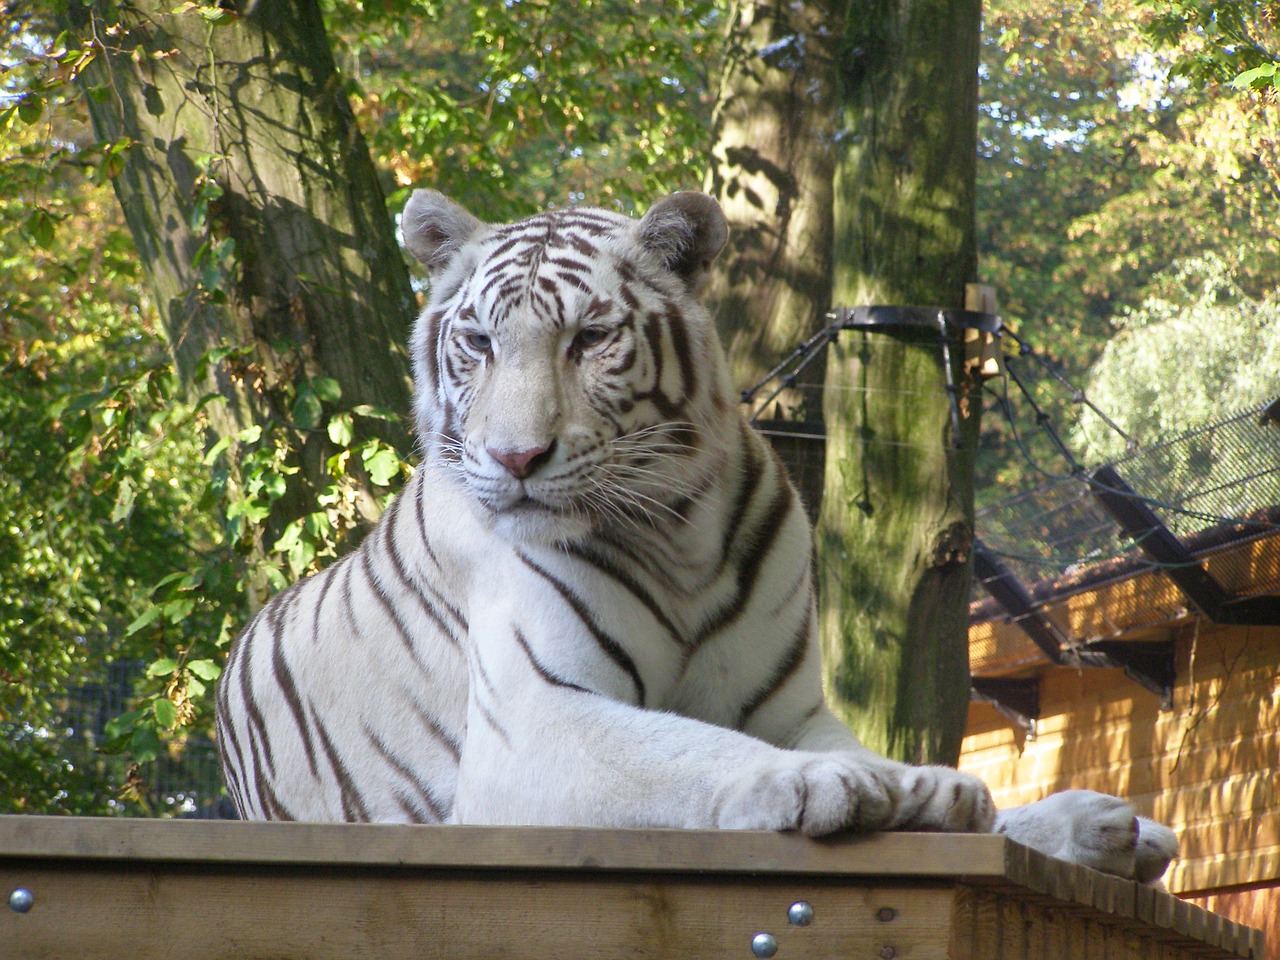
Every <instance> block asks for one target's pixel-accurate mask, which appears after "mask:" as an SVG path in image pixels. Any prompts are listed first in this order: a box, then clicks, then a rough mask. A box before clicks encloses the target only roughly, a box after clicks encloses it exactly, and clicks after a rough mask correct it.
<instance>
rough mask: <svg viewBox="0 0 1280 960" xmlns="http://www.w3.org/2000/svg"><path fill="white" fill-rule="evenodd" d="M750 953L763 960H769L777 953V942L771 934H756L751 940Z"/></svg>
mask: <svg viewBox="0 0 1280 960" xmlns="http://www.w3.org/2000/svg"><path fill="white" fill-rule="evenodd" d="M751 952H752V953H754V954H755V955H756V956H757V957H761V958H763V960H769V957H772V956H773V955H774V954H775V953H777V952H778V941H777V939H776V938H775V937H774V936H773V934H771V933H757V934H756V935H755V936H754V937H752V938H751Z"/></svg>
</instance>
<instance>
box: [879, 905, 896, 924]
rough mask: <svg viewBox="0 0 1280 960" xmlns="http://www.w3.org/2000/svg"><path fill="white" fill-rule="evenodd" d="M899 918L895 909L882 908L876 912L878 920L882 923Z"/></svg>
mask: <svg viewBox="0 0 1280 960" xmlns="http://www.w3.org/2000/svg"><path fill="white" fill-rule="evenodd" d="M897 916H898V911H897V910H895V909H893V907H881V908H880V909H879V910H877V911H876V919H877V920H879V921H880V922H881V923H888V922H889V921H891V920H893V919H895V918H896V917H897Z"/></svg>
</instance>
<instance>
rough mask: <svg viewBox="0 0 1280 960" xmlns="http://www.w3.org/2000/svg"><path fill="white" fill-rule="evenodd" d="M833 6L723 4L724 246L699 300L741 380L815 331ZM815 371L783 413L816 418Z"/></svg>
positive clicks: (717, 148)
mask: <svg viewBox="0 0 1280 960" xmlns="http://www.w3.org/2000/svg"><path fill="white" fill-rule="evenodd" d="M838 6H839V4H837V3H836V2H834V0H822V2H809V3H802V4H799V3H790V2H786V0H738V2H736V3H734V4H733V5H732V7H731V9H730V11H729V17H728V21H729V33H728V49H727V54H726V58H725V64H724V69H723V72H722V74H721V80H720V89H719V95H718V97H717V102H716V110H715V116H714V121H713V139H714V144H713V147H712V152H711V166H710V170H709V173H708V178H707V189H708V191H709V192H711V193H712V194H714V195H715V196H716V197H717V198H718V199H719V201H720V203H721V205H722V206H723V207H724V210H725V215H726V217H727V218H728V220H729V227H730V230H729V245H728V248H727V249H726V250H725V252H724V253H723V254H722V255H721V256H720V258H719V259H718V260H717V272H716V273H715V275H714V276H713V278H712V283H711V287H710V289H709V291H708V301H709V302H710V303H711V305H712V306H713V308H714V309H715V311H716V321H717V324H718V326H719V328H720V335H721V337H722V339H723V340H724V343H725V345H726V348H727V349H728V352H729V358H730V363H731V365H732V369H733V373H734V377H735V380H736V381H737V383H738V384H739V385H740V386H742V387H748V386H751V385H752V384H754V383H756V382H757V381H758V380H759V379H760V377H761V376H762V375H763V374H764V373H766V372H767V371H768V370H769V369H770V368H772V367H773V366H774V365H775V364H776V363H777V362H778V361H779V360H780V359H781V358H782V357H783V356H784V355H785V354H786V353H788V352H789V351H790V350H791V349H792V348H794V347H795V346H796V344H798V343H799V342H801V341H802V340H804V339H805V338H807V337H809V336H811V335H812V334H813V333H815V332H817V331H818V330H819V329H821V328H822V326H823V325H824V323H825V321H824V316H825V314H826V312H827V310H828V309H829V307H830V303H831V229H832V221H831V191H832V174H833V167H832V164H833V161H834V152H833V149H832V137H831V133H832V130H833V128H834V119H835V109H836V102H835V73H834V66H835V62H834V58H835V47H836V44H837V41H838V40H839V34H838V30H835V29H833V28H832V26H831V24H832V22H833V21H834V20H835V18H836V16H837V8H838ZM822 377H823V365H822V364H821V363H814V364H812V365H810V367H809V368H808V369H807V370H806V371H805V373H804V374H803V375H802V378H801V383H802V384H803V386H802V388H801V390H800V391H799V392H798V393H794V394H791V395H788V396H787V397H785V398H784V400H785V402H786V403H787V404H788V405H789V407H790V409H789V410H788V411H787V413H788V415H789V416H790V417H791V418H801V417H802V418H805V419H815V420H816V419H818V418H819V417H820V416H821V406H820V402H819V396H820V389H821V384H822ZM806 408H807V409H806Z"/></svg>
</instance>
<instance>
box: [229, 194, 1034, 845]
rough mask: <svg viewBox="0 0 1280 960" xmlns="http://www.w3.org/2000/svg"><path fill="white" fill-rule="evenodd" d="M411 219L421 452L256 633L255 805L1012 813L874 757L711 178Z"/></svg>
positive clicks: (527, 811) (321, 810)
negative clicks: (736, 283)
mask: <svg viewBox="0 0 1280 960" xmlns="http://www.w3.org/2000/svg"><path fill="white" fill-rule="evenodd" d="M403 225H404V235H405V243H406V247H407V248H408V249H409V250H410V252H412V253H413V254H414V255H415V256H417V257H418V259H420V260H421V261H422V262H423V263H424V264H426V265H427V267H428V269H429V272H430V276H431V297H430V301H429V303H428V304H427V307H426V308H425V310H424V311H423V314H422V316H421V317H420V319H419V321H418V325H417V327H416V330H415V334H414V337H413V343H412V350H413V356H414V362H415V378H416V382H417V390H418V393H417V400H416V404H415V414H416V419H417V423H418V428H419V432H420V439H421V443H422V452H423V462H422V465H421V468H420V469H419V470H418V471H417V473H416V474H415V476H414V478H413V480H412V481H411V482H410V483H409V484H408V486H407V487H406V488H405V490H404V491H403V492H402V493H401V494H400V496H399V497H398V498H397V499H396V500H395V501H394V502H393V504H392V506H391V508H390V509H389V510H388V512H387V515H386V516H385V517H384V518H383V520H382V522H381V524H380V525H379V527H378V528H377V529H376V530H375V531H374V532H373V533H372V534H371V535H370V536H369V537H368V539H367V540H366V542H365V543H364V544H363V545H362V546H361V547H360V548H359V549H358V550H357V551H355V552H354V553H353V554H351V555H350V556H348V557H346V558H345V559H343V560H342V561H341V562H339V563H337V564H335V565H334V566H332V567H330V568H329V569H327V570H325V571H324V572H322V573H320V574H317V575H316V576H314V577H312V578H310V579H309V580H306V581H304V582H303V583H300V584H298V585H296V586H294V587H291V588H290V589H288V590H286V591H284V592H282V593H281V594H280V595H279V596H277V597H276V598H275V599H274V600H273V601H272V602H271V603H270V604H268V605H267V607H266V608H265V609H264V610H263V611H262V612H261V613H260V614H259V615H258V616H257V617H256V618H255V619H254V620H253V622H252V623H251V624H250V625H249V626H248V628H247V629H246V630H245V632H244V634H243V635H242V636H241V638H240V639H239V641H238V642H237V644H236V646H235V648H234V650H233V651H232V654H231V657H230V659H229V662H228V664H227V669H226V672H225V674H224V676H223V679H222V681H221V683H220V685H219V690H218V729H219V741H220V744H221V748H222V753H223V763H224V769H225V772H226V778H227V782H228V786H229V789H230V792H231V795H232V797H233V799H234V800H235V802H236V804H237V806H238V808H239V809H240V811H241V813H242V814H243V815H244V816H246V817H252V818H281V819H286V818H287V819H301V820H378V821H409V822H437V821H447V822H458V823H510V824H521V823H539V824H580V825H602V826H606V825H607V826H667V827H731V828H735V827H736V828H758V829H770V830H791V829H797V830H801V831H804V832H806V833H809V834H815V835H816V834H825V833H829V832H832V831H835V830H840V829H844V828H856V829H889V828H907V827H915V828H928V829H943V830H987V829H990V828H991V826H992V824H993V819H994V817H995V811H994V809H993V807H992V803H991V799H990V795H989V793H988V792H987V790H986V788H985V786H984V785H983V784H982V783H981V782H980V781H978V780H977V779H975V778H974V777H971V776H968V775H965V774H961V773H958V772H956V771H955V770H951V769H948V768H937V767H923V768H921V767H909V766H906V765H903V764H899V763H895V762H892V761H889V760H886V759H884V758H881V757H878V756H876V755H874V754H872V753H871V752H869V751H867V750H865V749H864V748H863V747H862V746H861V745H860V744H859V743H858V742H857V741H856V740H855V739H854V738H853V736H852V735H851V734H850V733H849V731H848V730H847V729H846V728H845V727H844V726H843V724H841V723H840V722H839V721H838V720H837V719H836V718H835V717H834V716H833V714H832V713H831V712H830V711H829V710H828V709H827V707H826V706H825V705H824V703H823V699H822V691H821V681H820V669H819V648H818V641H817V631H816V620H815V612H814V595H813V581H812V574H811V570H810V530H809V526H808V523H807V522H806V519H805V516H804V513H803V511H802V509H801V507H800V504H799V503H798V501H797V498H796V494H795V492H794V490H793V488H792V487H791V485H790V483H789V482H788V480H787V477H786V475H785V472H784V470H783V468H782V466H781V465H780V463H779V462H778V460H777V458H776V457H775V456H774V455H773V453H772V451H771V450H770V448H769V447H768V445H767V444H765V443H764V442H763V441H762V440H761V439H760V438H759V436H758V435H757V434H756V433H755V432H754V431H753V430H751V429H750V428H749V427H748V426H747V425H746V424H745V423H744V422H743V421H742V419H741V418H740V416H739V415H738V413H737V411H736V403H735V400H734V396H733V391H732V389H731V385H730V382H729V377H728V373H727V369H726V365H725V361H724V357H723V353H722V351H721V348H720V346H719V343H718V342H717V339H716V336H715V333H714V329H713V326H712V324H711V322H710V319H709V317H708V315H707V313H706V311H705V309H704V308H703V307H702V306H701V305H700V304H699V302H698V299H697V289H698V286H699V283H700V281H701V279H702V277H703V275H704V274H705V271H706V269H707V267H708V265H709V264H710V262H711V260H712V259H713V258H714V256H715V255H716V253H717V252H718V251H719V249H720V247H721V246H722V245H723V243H724V240H725V235H726V231H725V224H724V218H723V215H722V214H721V212H720V210H719V207H718V206H717V205H716V204H715V202H714V201H713V200H711V198H709V197H706V196H704V195H702V194H690V193H681V194H675V195H673V196H672V197H669V198H667V199H665V200H663V201H660V202H659V203H657V204H655V206H654V207H653V208H652V209H651V210H650V212H649V213H648V215H646V216H645V217H644V218H643V219H642V220H640V221H635V220H632V219H629V218H627V217H624V216H620V215H618V214H614V213H609V212H606V211H603V210H597V209H590V208H572V209H567V210H562V211H556V212H550V213H544V214H540V215H538V216H534V217H531V218H529V219H527V220H523V221H520V222H518V223H515V224H511V225H502V226H491V225H488V224H483V223H481V222H480V221H478V220H476V219H475V218H474V217H472V216H471V215H470V214H469V213H467V212H466V211H465V210H463V209H462V208H461V207H459V206H457V205H456V204H454V203H452V202H451V201H449V200H447V199H445V198H444V197H442V196H441V195H440V194H437V193H434V192H431V191H418V192H417V193H415V194H414V196H413V198H412V199H411V200H410V202H409V205H408V207H407V209H406V210H405V214H404V219H403ZM1027 816H1028V817H1030V819H1031V820H1032V821H1035V820H1036V817H1035V815H1034V812H1033V813H1031V814H1027Z"/></svg>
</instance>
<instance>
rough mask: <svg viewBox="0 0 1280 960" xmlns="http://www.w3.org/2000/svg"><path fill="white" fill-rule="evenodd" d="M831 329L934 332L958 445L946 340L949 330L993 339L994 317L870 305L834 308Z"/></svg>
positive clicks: (956, 407)
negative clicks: (973, 331) (969, 332)
mask: <svg viewBox="0 0 1280 960" xmlns="http://www.w3.org/2000/svg"><path fill="white" fill-rule="evenodd" d="M827 319H829V320H831V321H832V327H833V328H834V329H837V330H892V329H895V328H897V329H913V328H914V329H917V330H931V331H935V332H936V333H937V336H938V347H939V350H940V351H941V354H942V366H943V371H944V372H945V374H946V378H947V396H948V397H949V398H950V399H951V404H950V406H951V436H952V437H953V442H954V444H955V446H956V447H957V448H958V447H962V446H963V444H962V443H961V441H960V401H959V399H958V396H959V392H960V391H959V387H958V386H957V385H956V377H955V372H954V371H953V370H952V368H951V351H950V350H949V349H948V337H949V334H950V331H951V330H953V329H960V330H980V331H983V332H985V333H990V334H992V335H993V336H994V335H995V334H996V333H997V332H999V330H1000V328H1001V325H1002V322H1001V320H1000V317H999V316H997V315H996V314H994V313H981V312H979V311H977V310H952V309H948V308H946V307H908V306H892V305H880V304H877V305H873V306H867V307H836V308H835V309H834V310H832V311H831V312H830V313H828V314H827Z"/></svg>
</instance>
